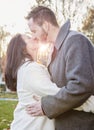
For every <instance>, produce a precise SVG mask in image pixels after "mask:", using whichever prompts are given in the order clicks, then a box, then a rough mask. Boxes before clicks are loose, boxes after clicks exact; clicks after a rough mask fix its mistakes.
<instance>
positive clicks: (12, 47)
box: [5, 34, 32, 91]
mask: <svg viewBox="0 0 94 130" xmlns="http://www.w3.org/2000/svg"><path fill="white" fill-rule="evenodd" d="M25 58H29V59H31V61H32V58H31V56H30V55H28V54H27V52H26V43H25V41H24V40H23V39H22V35H21V34H17V35H15V36H14V37H13V38H12V39H11V41H10V43H9V45H8V49H7V59H6V68H5V82H6V85H7V87H8V88H9V89H10V90H12V91H16V85H17V70H18V68H19V67H20V65H21V64H22V63H24V62H25Z"/></svg>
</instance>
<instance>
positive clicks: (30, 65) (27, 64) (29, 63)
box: [20, 61, 46, 71]
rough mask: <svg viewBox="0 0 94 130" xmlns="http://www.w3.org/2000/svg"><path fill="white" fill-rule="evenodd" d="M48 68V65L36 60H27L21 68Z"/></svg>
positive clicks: (25, 69) (26, 69)
mask: <svg viewBox="0 0 94 130" xmlns="http://www.w3.org/2000/svg"><path fill="white" fill-rule="evenodd" d="M40 69H46V67H45V66H44V65H42V64H39V63H37V62H35V61H26V62H24V64H23V65H21V67H20V70H24V71H28V70H32V71H34V70H40Z"/></svg>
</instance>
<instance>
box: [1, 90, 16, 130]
mask: <svg viewBox="0 0 94 130" xmlns="http://www.w3.org/2000/svg"><path fill="white" fill-rule="evenodd" d="M0 98H17V95H16V93H0ZM16 104H17V101H5V100H0V130H9V127H10V123H11V121H12V120H13V111H14V109H15V107H16Z"/></svg>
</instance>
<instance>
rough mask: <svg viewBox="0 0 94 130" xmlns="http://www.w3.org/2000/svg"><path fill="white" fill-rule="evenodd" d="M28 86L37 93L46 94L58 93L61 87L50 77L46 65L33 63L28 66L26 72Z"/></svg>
mask: <svg viewBox="0 0 94 130" xmlns="http://www.w3.org/2000/svg"><path fill="white" fill-rule="evenodd" d="M25 73H26V74H25V75H26V76H25V78H24V79H25V82H26V84H27V85H26V88H27V89H28V90H29V91H33V92H34V93H35V94H36V95H39V96H41V97H42V96H46V95H48V94H49V95H54V94H56V93H57V92H58V91H59V90H60V88H58V87H57V86H56V84H55V83H53V82H52V81H51V79H50V75H49V73H48V70H47V68H46V67H44V66H42V65H40V64H37V63H31V64H29V65H28V66H27V69H26V72H25Z"/></svg>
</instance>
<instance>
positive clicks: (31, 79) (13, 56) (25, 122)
mask: <svg viewBox="0 0 94 130" xmlns="http://www.w3.org/2000/svg"><path fill="white" fill-rule="evenodd" d="M37 50H38V43H37V41H34V40H33V39H31V38H30V37H28V36H26V35H21V34H17V35H16V36H14V37H13V38H12V39H11V41H10V43H9V46H8V50H7V62H6V69H5V81H6V84H7V87H8V88H9V89H11V90H12V91H17V94H18V105H17V107H16V109H15V111H14V120H13V122H12V124H11V128H10V130H48V129H49V130H55V128H54V120H50V119H48V118H47V117H46V116H35V117H34V116H31V115H29V114H28V113H27V112H26V108H27V106H28V105H29V104H31V103H34V102H35V100H34V99H33V95H37V96H39V97H42V96H45V95H52V94H56V93H57V92H58V91H59V88H58V87H57V86H56V85H55V84H54V83H52V82H51V80H50V75H49V73H48V71H47V69H46V68H45V67H44V66H43V65H41V64H38V63H37V62H36V57H37ZM93 98H94V97H93ZM90 99H91V97H90V98H89V100H88V101H87V102H86V103H85V104H83V105H82V106H81V107H79V108H77V110H81V111H82V110H83V111H87V112H88V111H91V108H92V111H93V112H94V109H93V107H90V106H92V105H91V104H92V103H90V101H91V100H90Z"/></svg>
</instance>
